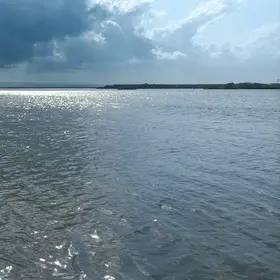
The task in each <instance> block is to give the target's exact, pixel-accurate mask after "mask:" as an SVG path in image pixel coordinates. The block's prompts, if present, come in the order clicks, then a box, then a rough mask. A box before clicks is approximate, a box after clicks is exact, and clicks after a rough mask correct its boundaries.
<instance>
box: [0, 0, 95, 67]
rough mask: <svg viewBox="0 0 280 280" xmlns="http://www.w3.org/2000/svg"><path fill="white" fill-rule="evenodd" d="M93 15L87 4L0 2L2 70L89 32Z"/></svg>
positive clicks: (36, 0) (73, 0) (75, 0)
mask: <svg viewBox="0 0 280 280" xmlns="http://www.w3.org/2000/svg"><path fill="white" fill-rule="evenodd" d="M90 13H91V11H90V10H88V8H87V5H86V2H85V0H48V1H42V0H21V1H19V0H9V1H7V0H0V67H3V66H7V65H13V64H16V63H19V62H23V61H29V60H30V59H31V58H32V57H33V56H34V55H36V46H38V45H40V47H39V48H38V49H37V51H38V53H39V54H40V55H42V54H44V52H45V51H46V50H47V49H49V47H50V44H49V42H51V41H52V40H63V39H64V38H65V37H66V36H69V37H76V36H78V35H79V34H81V33H82V32H84V31H85V30H89V29H90V27H91V24H92V20H93V19H94V18H92V17H90ZM44 47H45V48H46V50H44ZM49 51H50V49H49Z"/></svg>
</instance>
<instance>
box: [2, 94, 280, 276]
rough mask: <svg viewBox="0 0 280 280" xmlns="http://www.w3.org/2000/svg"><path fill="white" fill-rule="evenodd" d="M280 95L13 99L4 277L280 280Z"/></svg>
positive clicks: (7, 113) (6, 162) (9, 101)
mask: <svg viewBox="0 0 280 280" xmlns="http://www.w3.org/2000/svg"><path fill="white" fill-rule="evenodd" d="M279 117H280V92H279V91H192V90H190V91H184V90H182V91H176V90H174V91H172V90H171V91H132V92H130V91H123V92H122V91H73V90H69V91H64V92H62V91H18V92H15V91H6V92H5V91H2V92H1V93H0V155H1V158H0V279H1V280H8V279H24V280H27V279H36V280H37V279H47V280H49V279H91V280H92V279H109V280H110V279H111V280H112V279H125V280H129V279H135V280H142V279H155V280H173V279H176V280H177V279H178V280H184V279H190V280H209V279H213V280H214V279H215V280H216V279H227V280H232V279H249V280H256V279H261V280H265V279H267V280H276V279H278V280H279V279H280V167H279V166H280V120H279Z"/></svg>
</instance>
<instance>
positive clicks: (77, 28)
mask: <svg viewBox="0 0 280 280" xmlns="http://www.w3.org/2000/svg"><path fill="white" fill-rule="evenodd" d="M242 2H243V1H242V0H210V1H204V3H202V4H201V5H200V6H199V7H197V8H196V9H195V10H193V11H192V12H191V13H189V14H188V15H186V17H185V18H183V19H181V20H179V21H178V22H173V23H171V24H169V25H167V26H163V27H162V28H147V27H145V28H144V25H143V21H144V20H146V21H147V20H148V19H149V18H151V17H155V15H156V14H157V12H156V11H153V10H152V8H151V7H152V6H151V3H152V1H149V0H138V1H136V0H135V1H128V0H115V1H114V0H111V1H110V0H99V1H97V0H96V1H93V0H91V1H89V0H88V1H87V0H48V1H42V0H22V1H18V0H9V1H6V0H0V68H2V72H3V69H4V70H5V69H8V68H10V67H15V68H17V67H23V66H24V67H23V68H24V69H25V71H26V72H27V73H29V74H30V75H33V76H34V75H41V77H43V75H50V73H67V72H68V71H72V72H73V71H74V72H75V71H76V72H77V71H80V72H83V73H86V72H87V73H92V75H93V76H94V75H96V77H97V76H98V77H100V75H102V73H103V74H104V75H105V74H106V79H108V82H111V81H112V82H132V81H133V82H137V81H139V82H142V80H148V81H154V82H162V81H166V77H168V79H169V81H168V82H200V81H201V82H211V81H213V82H216V81H218V80H220V81H225V80H227V79H231V80H240V79H241V77H242V76H241V75H243V77H244V79H246V80H252V79H255V78H254V77H256V76H257V71H260V68H261V67H264V68H266V69H268V70H269V71H268V72H269V73H270V74H268V75H271V74H273V71H275V73H276V72H277V71H278V70H279V59H280V52H279V49H280V48H279V46H280V24H279V23H275V24H271V25H268V26H263V27H261V28H260V29H258V30H255V31H254V32H252V34H251V36H250V37H249V38H248V40H247V42H244V43H243V44H242V45H239V46H233V45H232V44H230V43H227V42H225V43H224V44H222V45H221V44H220V45H217V44H215V43H213V42H209V43H207V44H205V43H202V42H201V41H200V39H199V38H200V36H203V32H207V27H208V26H209V25H211V24H217V22H218V21H219V20H220V19H221V18H222V17H224V16H226V15H227V14H229V13H231V12H232V11H234V10H235V9H237V8H239V7H240V5H242ZM213 68H215V75H214V74H213ZM211 69H212V70H211ZM225 71H227V72H225ZM128 72H130V73H128ZM279 72H280V71H279ZM225 73H228V74H225ZM275 75H276V74H275ZM140 77H141V78H140ZM102 82H106V81H102Z"/></svg>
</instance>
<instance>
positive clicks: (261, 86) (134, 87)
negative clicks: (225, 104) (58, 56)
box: [0, 83, 280, 90]
mask: <svg viewBox="0 0 280 280" xmlns="http://www.w3.org/2000/svg"><path fill="white" fill-rule="evenodd" d="M0 89H1V90H14V89H16V90H26V89H32V90H36V89H38V90H39V89H41V90H42V89H116V90H137V89H206V90H211V89H216V90H219V89H221V90H234V89H266V90H267V89H280V83H271V84H264V83H227V84H147V83H145V84H114V85H105V86H96V85H67V84H65V85H53V84H50V85H48V84H27V85H25V84H23V85H8V86H7V85H5V86H4V85H3V86H1V84H0Z"/></svg>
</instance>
